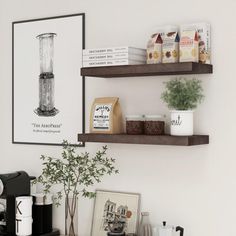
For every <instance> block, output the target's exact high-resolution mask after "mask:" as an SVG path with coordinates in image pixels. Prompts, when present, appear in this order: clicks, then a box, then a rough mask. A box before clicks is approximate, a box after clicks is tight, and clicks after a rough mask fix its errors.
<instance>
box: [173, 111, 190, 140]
mask: <svg viewBox="0 0 236 236" xmlns="http://www.w3.org/2000/svg"><path fill="white" fill-rule="evenodd" d="M170 134H171V135H176V136H187V135H193V111H192V110H187V111H178V110H173V111H171V126H170Z"/></svg>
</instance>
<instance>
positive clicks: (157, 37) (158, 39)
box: [147, 33, 163, 64]
mask: <svg viewBox="0 0 236 236" xmlns="http://www.w3.org/2000/svg"><path fill="white" fill-rule="evenodd" d="M162 44H163V40H162V36H161V33H156V34H153V35H152V36H151V38H150V39H149V41H148V44H147V64H157V63H161V62H162Z"/></svg>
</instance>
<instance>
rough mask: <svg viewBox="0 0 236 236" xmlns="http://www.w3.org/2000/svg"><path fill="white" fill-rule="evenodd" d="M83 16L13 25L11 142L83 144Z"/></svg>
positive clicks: (49, 18)
mask: <svg viewBox="0 0 236 236" xmlns="http://www.w3.org/2000/svg"><path fill="white" fill-rule="evenodd" d="M84 48H85V14H84V13H80V14H73V15H64V16H55V17H48V18H40V19H31V20H24V21H17V22H13V23H12V142H13V143H19V144H20V143H22V144H44V145H45V144H46V145H62V142H63V140H67V141H68V142H69V143H70V144H72V145H76V146H83V145H84V144H83V143H79V142H78V141H77V134H78V133H81V132H82V133H83V132H84V122H85V121H84V120H85V117H84V116H85V115H84V114H85V112H84V111H85V108H84V105H85V81H84V78H83V77H82V76H81V75H80V68H81V67H82V50H83V49H84Z"/></svg>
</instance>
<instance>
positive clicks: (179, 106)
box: [161, 78, 204, 110]
mask: <svg viewBox="0 0 236 236" xmlns="http://www.w3.org/2000/svg"><path fill="white" fill-rule="evenodd" d="M164 84H165V86H166V89H165V91H164V92H163V93H162V94H161V98H162V100H163V101H164V102H165V103H167V105H168V107H169V108H170V109H176V110H192V109H195V108H196V107H197V105H198V104H199V103H201V102H202V100H203V98H204V95H203V88H202V85H201V81H200V80H197V79H195V78H194V79H186V78H175V79H173V80H170V81H167V82H165V83H164Z"/></svg>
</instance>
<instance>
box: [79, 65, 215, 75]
mask: <svg viewBox="0 0 236 236" xmlns="http://www.w3.org/2000/svg"><path fill="white" fill-rule="evenodd" d="M212 73H213V66H212V65H209V64H201V63H195V62H182V63H166V64H142V65H124V66H104V67H83V68H81V75H82V76H90V77H103V78H112V77H136V76H155V75H186V74H212Z"/></svg>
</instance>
